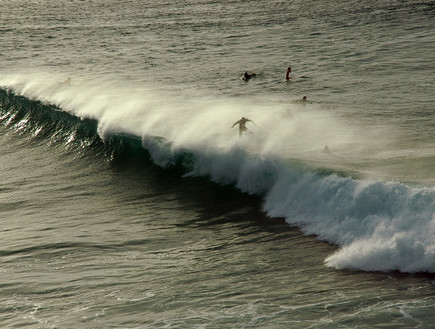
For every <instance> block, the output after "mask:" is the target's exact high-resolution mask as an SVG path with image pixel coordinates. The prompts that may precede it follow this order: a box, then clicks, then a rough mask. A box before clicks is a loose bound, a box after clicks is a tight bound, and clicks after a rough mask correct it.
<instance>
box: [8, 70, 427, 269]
mask: <svg viewBox="0 0 435 329" xmlns="http://www.w3.org/2000/svg"><path fill="white" fill-rule="evenodd" d="M56 78H59V77H53V76H49V77H47V76H39V77H31V78H29V77H28V76H25V77H23V76H10V77H5V78H2V79H1V81H0V83H1V85H2V88H4V89H5V90H10V91H12V92H14V93H16V94H17V95H22V96H24V97H26V98H28V99H32V100H38V101H41V102H43V103H47V104H52V105H55V106H57V107H58V108H59V110H60V111H66V112H68V113H70V114H72V115H74V116H76V117H79V118H81V119H92V120H96V121H97V123H98V125H97V126H98V128H97V132H98V135H99V136H100V138H101V139H103V140H107V139H109V138H110V137H111V136H113V135H120V136H134V137H136V138H139V139H140V140H141V143H142V146H143V148H144V149H146V150H147V151H148V152H149V154H150V156H151V158H152V161H153V162H154V163H155V164H157V165H158V166H161V167H163V168H167V167H170V166H172V165H174V164H176V163H178V164H181V166H183V168H184V171H185V173H184V175H185V176H194V177H196V176H198V177H208V178H209V179H210V180H211V181H213V182H216V183H219V184H224V185H226V184H228V185H233V186H235V187H236V188H237V189H239V190H240V191H242V192H246V193H249V194H254V195H259V196H261V197H262V198H263V210H264V211H265V212H266V213H267V214H268V215H269V216H271V217H282V218H285V220H286V222H287V223H288V224H290V225H295V226H298V227H300V228H301V229H302V231H303V232H304V233H305V234H308V235H315V236H316V237H317V238H318V239H320V240H322V241H326V242H328V243H331V244H335V245H337V246H339V247H340V248H339V250H338V251H336V252H335V253H333V254H331V255H330V256H328V257H327V258H326V259H325V265H326V266H329V267H333V268H336V269H348V270H364V271H395V270H398V271H401V272H408V273H416V272H430V273H434V272H435V239H434V236H435V188H434V187H433V186H431V185H432V184H430V185H428V186H421V184H418V183H402V182H400V181H395V180H390V181H384V180H382V179H379V178H378V179H377V177H376V171H375V170H373V172H370V169H371V168H364V169H363V170H358V169H357V168H354V167H353V166H352V162H355V161H356V160H355V159H350V158H349V157H350V155H349V154H350V153H351V152H352V153H357V154H365V153H368V152H369V150H371V153H370V156H373V149H374V148H376V147H379V145H380V144H381V145H386V144H388V143H389V142H390V141H389V140H388V138H387V137H385V136H382V134H381V133H380V132H373V131H372V133H371V134H372V136H369V134H368V133H366V134H365V136H364V138H362V135H363V134H364V133H363V131H364V128H363V127H361V126H360V127H358V128H351V127H349V126H347V125H346V122H344V121H343V120H340V118H334V117H333V116H332V115H327V114H324V113H321V112H320V111H315V110H314V111H310V112H309V113H307V112H306V111H304V108H302V109H301V108H300V105H299V108H298V106H294V107H293V109H292V111H291V112H290V110H289V109H288V105H286V106H284V105H281V106H276V104H273V106H270V105H268V104H261V103H260V104H259V103H258V102H257V103H255V102H251V103H249V104H247V103H246V102H244V101H243V102H240V100H234V99H228V100H218V101H216V100H213V99H211V98H206V97H203V98H199V97H197V98H186V97H184V98H182V97H181V96H180V95H176V94H174V95H170V97H168V95H161V94H159V93H158V92H153V91H152V90H149V89H144V88H137V87H136V88H135V87H134V86H129V85H121V84H120V83H119V82H117V83H116V84H114V83H111V82H110V81H95V80H93V81H79V82H74V83H72V84H71V85H64V84H60V83H59V82H58V81H60V80H58V79H56ZM314 108H315V106H314ZM242 115H246V116H248V118H251V117H255V122H261V125H260V124H255V123H254V124H253V125H252V128H251V129H252V130H253V131H254V133H253V134H252V135H245V136H242V138H240V139H237V138H236V131H235V130H236V129H233V130H230V129H229V128H230V127H231V124H232V120H233V119H234V118H237V117H241V116H242ZM3 116H6V117H7V116H10V117H11V118H13V116H14V114H13V112H12V113H8V114H3ZM3 120H5V118H3ZM6 120H7V118H6ZM24 124H26V122H25V119H24V121H20V122H18V123H17V126H22V125H24ZM6 125H7V123H6ZM331 127H334V130H331V129H330V128H331ZM383 133H384V134H385V132H383ZM74 138H75V137H74V132H71V136H70V138H69V142H71V139H74ZM355 139H358V141H359V143H358V146H356V143H355V142H354V141H355ZM326 145H333V146H332V149H333V150H334V153H331V151H328V152H322V148H323V146H326ZM337 154H339V155H337ZM358 161H359V162H361V158H359V159H358Z"/></svg>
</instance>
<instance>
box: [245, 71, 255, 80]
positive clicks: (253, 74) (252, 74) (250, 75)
mask: <svg viewBox="0 0 435 329" xmlns="http://www.w3.org/2000/svg"><path fill="white" fill-rule="evenodd" d="M255 76H256V74H255V73H254V72H252V73H248V72H245V73H243V75H242V79H243V80H249V79H251V78H252V77H255Z"/></svg>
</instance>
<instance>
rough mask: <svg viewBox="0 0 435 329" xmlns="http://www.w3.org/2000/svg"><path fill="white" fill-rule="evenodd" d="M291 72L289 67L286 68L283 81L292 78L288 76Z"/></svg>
mask: <svg viewBox="0 0 435 329" xmlns="http://www.w3.org/2000/svg"><path fill="white" fill-rule="evenodd" d="M291 72H292V68H291V66H289V67H288V68H287V72H286V73H285V79H286V80H290V79H291V78H292V77H291V76H290V73H291Z"/></svg>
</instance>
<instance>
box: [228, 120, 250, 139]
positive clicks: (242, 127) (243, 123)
mask: <svg viewBox="0 0 435 329" xmlns="http://www.w3.org/2000/svg"><path fill="white" fill-rule="evenodd" d="M249 121H250V122H254V121H252V120H249V119H248V118H245V117H242V118H241V119H240V120H239V121H236V122H234V124H233V125H232V126H231V128H234V126H235V125H239V138H240V137H242V134H243V133H244V132H246V131H249V129H248V128H246V123H247V122H249Z"/></svg>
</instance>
